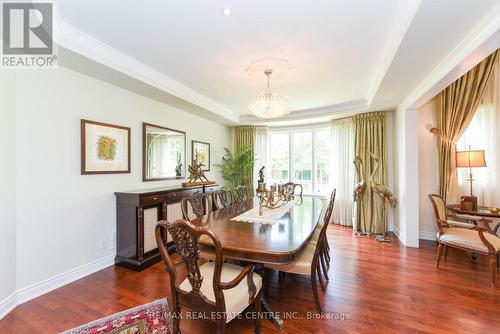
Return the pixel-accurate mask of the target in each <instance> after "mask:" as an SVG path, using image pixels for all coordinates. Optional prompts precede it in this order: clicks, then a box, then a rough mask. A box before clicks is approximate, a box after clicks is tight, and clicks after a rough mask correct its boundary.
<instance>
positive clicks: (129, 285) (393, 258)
mask: <svg viewBox="0 0 500 334" xmlns="http://www.w3.org/2000/svg"><path fill="white" fill-rule="evenodd" d="M351 232H352V230H351V229H349V228H343V227H339V226H333V225H332V226H331V227H330V228H329V230H328V237H329V239H330V241H331V242H330V244H331V247H332V266H331V268H330V273H329V274H330V277H331V280H330V283H329V285H328V289H327V292H326V294H323V293H320V296H321V301H322V305H323V306H324V310H325V312H327V313H337V316H338V319H330V320H325V319H301V317H304V318H306V317H307V312H314V311H315V305H314V299H313V296H312V292H311V286H310V281H309V279H308V278H305V277H304V278H303V277H299V276H293V275H287V276H286V278H285V280H283V281H282V282H279V280H278V276H277V275H275V276H274V277H273V279H272V281H271V285H270V289H269V293H270V296H269V298H268V300H269V302H270V304H271V305H272V306H273V307H274V309H275V311H279V312H290V313H289V315H292V316H295V317H296V318H297V319H287V320H286V321H285V330H284V331H282V333H500V288H499V287H497V288H492V287H491V286H490V280H489V275H488V266H487V262H486V260H485V259H484V258H480V259H479V260H478V262H477V263H475V264H474V263H471V262H470V261H469V259H468V258H467V256H466V255H465V254H464V253H462V252H460V251H455V250H450V251H449V254H448V258H447V260H446V261H443V262H442V265H441V267H440V269H439V270H436V269H435V268H434V261H435V255H436V245H435V243H433V242H422V243H421V248H420V249H412V248H405V247H404V246H402V245H401V244H400V243H399V242H398V241H397V239H396V238H395V237H393V238H392V242H391V243H377V242H376V241H374V240H372V239H368V238H356V237H354V236H352V234H351ZM499 285H500V284H499ZM168 290H169V288H168V278H167V274H166V272H164V270H163V266H162V264H157V265H155V266H153V267H151V268H149V269H147V270H145V271H143V272H140V273H136V272H132V271H128V270H126V269H123V268H120V267H109V268H107V269H104V270H102V271H100V272H98V273H95V274H93V275H90V276H88V277H85V278H83V279H81V280H79V281H76V282H74V283H72V284H69V285H67V286H64V287H62V288H60V289H57V290H55V291H53V292H50V293H48V294H46V295H44V296H41V297H39V298H36V299H34V300H32V301H30V302H27V303H25V304H23V305H20V306H18V307H17V308H16V309H15V310H13V311H12V312H11V313H10V314H9V315H7V316H6V317H5V318H4V319H3V320H1V321H0V333H30V334H33V333H57V332H59V331H62V330H65V329H69V328H71V327H75V326H78V325H80V324H83V323H86V322H89V321H91V320H95V319H97V318H100V317H103V316H107V315H110V314H113V313H115V312H118V311H122V310H125V309H127V308H131V307H134V306H137V305H139V304H143V303H147V302H150V301H152V300H155V299H158V298H162V297H164V296H168V294H169V292H168ZM293 312H296V313H293ZM331 316H333V317H334V318H335V315H334V314H332V315H331ZM342 317H343V318H342ZM262 327H263V333H278V331H277V330H276V329H275V328H274V327H273V325H272V324H271V323H270V322H269V321H266V320H264V321H263V322H262ZM181 329H182V333H183V334H188V333H213V332H214V331H215V327H214V325H213V324H212V323H210V322H205V321H202V320H186V319H184V320H182V321H181ZM228 333H253V322H252V321H251V320H234V321H232V322H231V323H230V324H229V326H228Z"/></svg>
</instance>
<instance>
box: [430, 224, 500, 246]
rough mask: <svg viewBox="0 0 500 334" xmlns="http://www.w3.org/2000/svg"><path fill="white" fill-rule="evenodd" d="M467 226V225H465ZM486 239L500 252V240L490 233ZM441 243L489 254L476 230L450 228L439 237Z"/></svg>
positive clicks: (486, 235)
mask: <svg viewBox="0 0 500 334" xmlns="http://www.w3.org/2000/svg"><path fill="white" fill-rule="evenodd" d="M465 225H467V224H465ZM472 226H474V225H472ZM484 237H485V238H486V240H488V242H489V243H490V244H491V245H492V246H493V247H494V248H495V250H496V251H497V252H499V251H500V238H499V237H497V236H496V235H493V234H490V233H484ZM438 238H439V241H441V242H443V243H446V244H448V245H450V246H451V245H453V246H458V247H464V248H468V249H471V250H475V251H478V252H484V253H488V247H487V246H486V245H485V244H484V242H483V241H482V240H481V238H480V237H479V234H478V233H477V231H476V230H474V229H471V228H463V227H448V228H444V229H443V234H441V235H440V236H438Z"/></svg>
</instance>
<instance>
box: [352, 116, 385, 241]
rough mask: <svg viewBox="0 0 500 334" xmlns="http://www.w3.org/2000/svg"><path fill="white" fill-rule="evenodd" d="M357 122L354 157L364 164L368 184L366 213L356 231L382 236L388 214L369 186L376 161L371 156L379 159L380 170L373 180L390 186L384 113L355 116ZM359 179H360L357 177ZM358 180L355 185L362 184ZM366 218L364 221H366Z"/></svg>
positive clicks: (378, 197)
mask: <svg viewBox="0 0 500 334" xmlns="http://www.w3.org/2000/svg"><path fill="white" fill-rule="evenodd" d="M353 120H354V133H355V139H354V151H355V156H357V157H360V158H361V160H362V161H363V170H362V171H361V174H362V178H363V179H364V180H365V182H366V190H365V192H364V197H363V201H364V208H363V209H364V210H363V212H361V211H360V210H358V214H356V230H358V231H361V232H366V233H375V234H380V233H382V232H384V231H382V229H383V227H384V226H387V224H386V222H387V215H386V212H385V211H384V206H383V200H382V198H381V197H380V196H378V195H376V194H374V193H373V192H372V190H371V187H370V182H369V181H370V175H371V174H372V173H373V172H374V169H375V166H376V161H375V160H374V159H373V158H371V157H370V153H374V154H376V155H378V156H379V162H378V165H379V167H378V171H377V172H376V174H375V175H373V181H374V182H376V183H379V184H382V185H387V139H386V128H385V112H383V111H380V112H371V113H365V114H360V115H356V116H354V117H353ZM356 178H357V177H356ZM360 181H361V180H360V179H356V182H360ZM363 218H364V221H363Z"/></svg>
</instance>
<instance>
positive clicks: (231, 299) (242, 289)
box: [179, 262, 262, 322]
mask: <svg viewBox="0 0 500 334" xmlns="http://www.w3.org/2000/svg"><path fill="white" fill-rule="evenodd" d="M214 269H215V262H207V263H205V264H203V265H201V266H200V274H201V276H202V277H203V278H204V279H203V282H202V283H201V288H200V291H201V292H202V293H203V295H204V296H205V297H207V299H208V300H210V301H212V302H214V303H215V302H216V300H215V293H214V287H213V276H214ZM242 269H243V267H240V266H237V265H234V264H229V263H224V264H223V265H222V272H221V277H220V279H221V281H224V282H230V281H232V280H233V279H235V278H236V276H238V275H239V274H240V273H241V270H242ZM253 282H254V283H255V287H256V289H257V291H256V293H259V291H260V289H261V288H262V277H260V276H259V275H257V274H255V273H253ZM179 287H180V288H181V290H183V291H185V292H190V291H191V290H192V287H191V283H190V282H189V280H188V279H187V278H186V279H185V280H184V281H183V282H182V283H181V285H180V286H179ZM223 294H224V301H225V303H226V312H227V318H226V322H229V321H231V320H232V319H233V318H234V317H235V316H236V315H238V314H240V313H241V312H242V311H243V310H244V309H245V308H247V306H248V305H249V294H248V285H247V281H246V280H242V281H241V282H240V283H239V284H238V285H237V286H235V287H234V288H232V289H228V290H224V291H223Z"/></svg>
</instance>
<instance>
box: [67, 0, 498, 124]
mask: <svg viewBox="0 0 500 334" xmlns="http://www.w3.org/2000/svg"><path fill="white" fill-rule="evenodd" d="M498 4H499V1H498V0H474V1H471V0H422V1H418V0H405V1H401V0H349V1H347V0H315V1H308V0H252V1H248V0H226V1H207V0H175V1H166V0H157V1H153V0H148V1H145V0H142V1H137V0H135V1H132V0H106V1H102V0H86V1H81V0H79V1H78V0H64V1H60V2H58V5H57V8H58V14H59V16H60V18H61V19H62V21H64V23H65V24H64V25H60V27H65V28H60V30H61V31H60V32H61V34H62V35H64V34H65V32H64V31H63V30H64V29H66V30H67V29H68V28H69V27H70V28H71V29H72V30H71V31H72V33H71V34H69V33H66V35H65V36H64V37H63V38H61V39H62V40H66V42H61V44H63V46H65V47H66V46H68V45H71V46H72V47H69V48H70V49H73V51H78V49H79V48H80V49H82V50H83V49H84V47H83V46H82V47H77V46H76V45H77V43H76V42H70V41H68V40H69V39H71V38H73V39H77V37H78V36H79V38H80V39H82V36H84V38H83V39H84V40H85V42H86V43H87V45H86V46H87V52H86V53H87V54H85V55H86V56H94V57H92V58H95V59H96V60H98V61H99V58H101V59H103V57H105V56H106V55H98V54H97V53H96V51H95V49H96V47H94V48H93V50H91V51H89V50H90V48H91V46H90V44H91V43H94V44H95V43H96V42H98V43H100V44H99V50H101V51H102V53H103V54H107V57H108V59H109V61H113V58H114V59H115V60H116V59H120V61H121V62H120V64H119V65H120V66H119V67H120V68H125V67H126V66H127V64H128V65H130V64H133V66H132V65H130V66H129V69H132V68H133V69H134V70H133V71H129V72H132V75H133V76H135V77H137V78H139V79H142V77H144V78H146V77H147V78H148V81H149V82H148V84H152V85H153V86H156V87H157V88H160V89H162V87H163V89H164V90H165V91H168V90H170V91H168V93H172V91H173V90H176V89H177V91H178V94H177V95H178V96H179V97H181V98H183V99H186V100H188V101H189V102H191V103H194V104H197V105H199V106H201V107H204V108H205V109H206V110H207V113H208V112H214V113H218V114H219V115H221V114H224V115H225V117H227V118H230V119H232V120H233V121H242V122H245V121H252V119H251V118H248V117H247V116H246V110H245V109H246V105H247V103H248V101H249V100H250V99H251V98H252V97H253V96H254V95H256V94H257V93H258V92H259V91H260V89H262V87H263V86H264V82H265V78H264V75H262V78H258V77H257V78H256V77H250V76H248V74H247V73H246V71H245V69H246V67H247V65H248V64H249V63H250V62H251V61H252V60H255V59H259V58H262V57H278V58H285V59H287V60H289V61H290V63H291V65H292V71H291V72H290V73H289V75H288V76H286V77H284V78H281V79H278V80H276V81H275V82H273V86H274V87H275V90H276V91H278V92H279V93H281V94H283V95H287V96H288V97H289V101H290V104H291V107H292V110H294V113H293V114H292V116H293V115H295V116H296V117H299V118H301V119H303V118H305V119H307V118H308V116H313V115H322V116H324V115H326V114H332V113H345V112H352V111H354V112H361V111H366V110H373V109H377V108H395V107H397V106H398V104H399V103H400V102H401V101H402V100H403V99H404V98H405V97H406V96H407V95H408V94H409V93H410V92H411V91H412V89H414V88H415V87H416V86H417V85H418V84H419V83H420V82H421V81H422V80H424V79H425V77H426V76H427V75H428V74H429V73H430V72H431V71H432V70H433V69H434V68H435V67H436V66H437V65H438V64H439V63H440V62H441V61H442V60H443V59H444V58H445V57H446V56H447V55H448V54H450V52H452V51H453V50H454V48H455V47H456V46H457V45H458V44H459V43H460V42H461V41H462V40H463V39H464V38H465V37H467V35H468V34H469V33H470V32H471V31H472V30H473V29H474V28H475V27H476V26H477V25H478V24H480V23H481V20H482V19H483V18H484V17H486V16H487V14H488V13H490V12H492V11H497V9H498V7H499V6H498ZM495 6H496V7H495ZM224 7H228V8H231V9H232V10H233V15H232V16H231V17H224V16H222V15H221V10H222V8H224ZM76 32H78V33H76ZM75 36H77V37H75ZM103 43H104V44H103ZM80 44H84V43H80ZM81 53H82V54H84V53H85V52H81ZM89 53H93V55H89ZM117 55H119V56H120V57H118V56H117ZM103 62H104V61H103ZM126 63H127V64H126ZM139 65H140V66H139ZM139 72H141V73H139ZM127 74H129V75H130V74H131V73H127ZM134 74H135V75H134ZM144 81H146V80H144ZM181 95H182V96H181ZM229 115H230V116H229Z"/></svg>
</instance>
